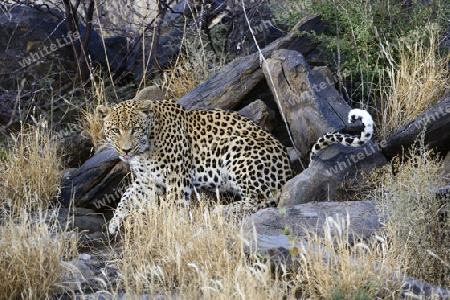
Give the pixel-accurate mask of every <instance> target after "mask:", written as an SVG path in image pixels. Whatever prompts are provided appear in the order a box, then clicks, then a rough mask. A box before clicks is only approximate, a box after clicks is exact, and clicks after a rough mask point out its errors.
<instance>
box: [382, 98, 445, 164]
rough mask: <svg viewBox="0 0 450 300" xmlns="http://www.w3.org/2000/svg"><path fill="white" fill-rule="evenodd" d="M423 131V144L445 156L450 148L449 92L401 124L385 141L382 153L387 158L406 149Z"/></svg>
mask: <svg viewBox="0 0 450 300" xmlns="http://www.w3.org/2000/svg"><path fill="white" fill-rule="evenodd" d="M422 131H424V132H425V144H427V145H428V146H429V147H430V148H431V149H434V150H435V151H436V152H437V153H440V154H442V155H443V156H445V155H446V154H447V153H448V152H449V150H450V93H448V94H446V95H445V96H444V97H443V98H442V99H441V100H439V101H438V102H437V103H436V104H435V105H433V106H432V107H431V108H429V109H428V110H426V111H425V112H423V113H422V114H420V115H419V116H418V117H417V118H416V119H415V120H414V121H412V122H410V123H408V124H406V125H404V126H402V127H401V128H400V129H399V130H397V131H396V132H395V133H394V134H393V135H392V136H391V137H389V138H388V140H387V141H386V144H387V146H386V147H385V148H384V149H383V151H382V152H383V154H384V155H385V156H386V158H387V159H388V160H390V159H392V158H393V157H395V156H396V155H397V154H401V153H402V152H403V149H404V150H405V151H406V150H408V148H409V147H411V145H412V144H413V143H414V141H415V140H416V139H417V138H418V136H419V135H420V134H421V133H422Z"/></svg>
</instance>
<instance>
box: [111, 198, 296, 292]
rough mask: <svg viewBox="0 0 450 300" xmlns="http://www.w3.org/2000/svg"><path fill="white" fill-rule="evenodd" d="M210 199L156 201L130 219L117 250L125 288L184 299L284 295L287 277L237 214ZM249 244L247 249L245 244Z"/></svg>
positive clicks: (125, 289)
mask: <svg viewBox="0 0 450 300" xmlns="http://www.w3.org/2000/svg"><path fill="white" fill-rule="evenodd" d="M204 204H205V203H204V202H201V203H200V204H199V207H196V208H193V209H192V210H191V211H190V212H189V211H188V210H185V209H181V210H180V209H179V208H177V207H176V205H172V204H168V203H161V205H159V206H158V205H150V206H149V207H147V209H146V214H145V215H143V214H142V213H141V212H134V213H133V214H132V215H130V216H129V217H128V218H127V220H126V223H125V233H124V236H123V241H122V243H123V245H122V249H121V251H120V254H119V255H118V256H117V259H118V265H119V268H120V271H121V274H122V283H121V285H120V288H119V289H123V290H124V291H125V292H126V293H127V294H128V295H129V296H130V297H131V295H139V294H151V295H152V297H154V296H155V295H166V296H169V297H170V296H171V295H174V294H176V295H179V296H181V297H182V298H184V299H200V298H202V299H234V298H241V299H280V298H281V297H282V296H283V295H285V294H288V291H287V287H286V282H283V281H282V280H281V279H280V278H276V277H274V276H272V274H271V272H270V267H269V265H268V263H264V262H262V261H261V260H260V259H259V258H258V256H257V255H256V253H255V249H251V245H252V241H251V240H249V239H247V238H246V237H245V235H244V233H243V231H242V228H241V225H240V222H239V220H238V219H237V218H236V217H228V218H226V217H224V216H223V214H222V213H221V212H220V211H214V212H213V211H211V210H210V209H209V208H208V207H207V206H206V205H204ZM245 248H247V250H246V251H245V250H244V249H245Z"/></svg>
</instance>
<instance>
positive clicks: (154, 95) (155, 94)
mask: <svg viewBox="0 0 450 300" xmlns="http://www.w3.org/2000/svg"><path fill="white" fill-rule="evenodd" d="M135 99H136V100H162V99H166V95H165V94H164V92H163V91H162V90H161V89H160V88H159V87H158V86H156V85H151V86H148V87H146V88H144V89H142V90H140V91H139V93H138V94H137V95H136V97H135Z"/></svg>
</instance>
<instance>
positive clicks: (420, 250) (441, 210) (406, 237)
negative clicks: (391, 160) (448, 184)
mask: <svg viewBox="0 0 450 300" xmlns="http://www.w3.org/2000/svg"><path fill="white" fill-rule="evenodd" d="M410 153H411V154H410V155H409V156H408V157H406V158H405V159H403V160H402V161H400V164H399V166H397V167H396V168H395V169H396V171H395V172H394V171H393V168H392V166H389V167H388V168H387V170H385V172H384V174H383V176H382V177H381V180H380V178H379V179H378V180H379V188H378V197H379V198H378V199H379V206H380V208H381V210H382V211H383V213H387V215H389V216H391V217H390V218H389V221H388V222H387V224H386V232H387V235H388V237H389V239H390V241H391V242H392V245H393V246H394V247H393V251H394V252H395V255H397V256H399V257H403V260H404V268H405V273H407V274H408V275H410V276H413V277H416V278H418V279H420V280H423V281H425V282H429V283H432V284H436V285H438V286H441V287H449V286H450V278H449V276H448V274H449V272H450V265H449V263H450V252H449V249H450V238H449V236H448V233H449V231H450V217H449V216H448V213H447V212H448V208H449V204H450V203H449V201H450V200H449V199H448V198H442V197H437V196H436V188H438V187H440V186H442V184H443V173H442V169H441V164H442V162H441V161H440V160H439V159H437V158H435V156H434V155H433V153H432V151H430V150H428V149H426V148H425V146H424V144H423V137H422V139H421V141H420V142H417V143H416V144H415V145H414V146H413V147H412V149H411V151H410Z"/></svg>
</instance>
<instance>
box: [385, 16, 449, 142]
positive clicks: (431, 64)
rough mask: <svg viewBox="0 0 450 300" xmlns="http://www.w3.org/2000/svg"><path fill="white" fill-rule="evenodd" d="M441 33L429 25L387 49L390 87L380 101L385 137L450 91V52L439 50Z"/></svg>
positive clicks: (436, 27)
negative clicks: (389, 65)
mask: <svg viewBox="0 0 450 300" xmlns="http://www.w3.org/2000/svg"><path fill="white" fill-rule="evenodd" d="M440 33H441V32H440V29H439V26H438V25H436V24H428V25H427V26H425V27H424V28H421V30H420V31H419V30H417V31H416V32H414V33H412V34H411V35H409V36H406V37H403V38H401V39H400V41H399V44H398V45H395V46H394V45H392V46H389V45H388V47H385V48H384V51H383V53H382V55H384V56H385V57H386V58H387V59H388V60H389V62H390V63H391V69H390V70H388V71H387V72H386V73H387V75H386V76H387V77H386V78H385V79H386V81H387V82H388V83H389V86H387V87H386V88H385V89H382V92H381V96H380V100H379V102H378V103H377V108H378V109H379V115H378V120H379V121H380V123H381V124H380V126H378V129H379V131H378V134H379V136H380V137H381V138H382V139H386V138H388V137H389V136H390V135H391V134H392V133H393V132H394V131H395V130H397V129H398V128H399V127H401V126H402V125H405V124H407V123H408V122H410V121H412V120H414V118H416V117H417V116H418V115H419V114H421V113H422V112H424V111H425V110H426V109H428V108H429V107H431V106H432V105H433V104H435V103H436V102H437V101H438V100H439V99H441V97H442V96H443V95H444V94H445V92H446V91H448V90H449V88H450V72H449V68H448V61H449V60H450V53H445V54H440V53H439V43H440V40H439V39H440ZM394 52H396V53H399V57H400V60H399V61H398V62H394V59H393V56H394V54H393V53H394ZM380 86H382V84H380Z"/></svg>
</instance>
